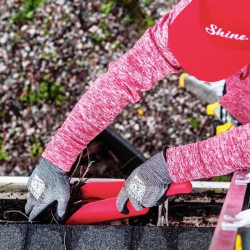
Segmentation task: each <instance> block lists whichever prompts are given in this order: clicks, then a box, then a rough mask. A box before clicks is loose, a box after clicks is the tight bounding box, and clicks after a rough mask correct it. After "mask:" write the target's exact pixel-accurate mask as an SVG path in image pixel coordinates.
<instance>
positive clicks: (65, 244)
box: [63, 231, 67, 250]
mask: <svg viewBox="0 0 250 250" xmlns="http://www.w3.org/2000/svg"><path fill="white" fill-rule="evenodd" d="M65 241H66V231H65V233H64V241H63V243H64V249H65V250H67V248H66V243H65Z"/></svg>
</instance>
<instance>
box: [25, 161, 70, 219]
mask: <svg viewBox="0 0 250 250" xmlns="http://www.w3.org/2000/svg"><path fill="white" fill-rule="evenodd" d="M69 198H70V183H69V178H68V176H67V173H66V172H65V171H63V170H62V169H60V168H58V167H57V166H55V165H54V164H52V163H50V162H49V161H48V160H46V159H45V158H42V160H41V162H40V163H39V164H38V165H37V166H36V168H35V170H34V171H33V173H32V175H31V176H30V178H29V181H28V194H27V203H26V205H25V212H26V213H27V214H29V213H30V215H29V219H30V220H33V219H34V218H36V217H39V215H40V214H42V212H43V211H44V210H45V209H46V208H47V207H48V206H49V205H50V204H51V203H53V202H54V201H57V211H56V220H57V221H58V222H59V223H63V222H64V220H65V219H66V211H67V205H68V201H69Z"/></svg>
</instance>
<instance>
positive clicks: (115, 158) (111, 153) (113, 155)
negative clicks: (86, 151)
mask: <svg viewBox="0 0 250 250" xmlns="http://www.w3.org/2000/svg"><path fill="white" fill-rule="evenodd" d="M108 152H109V153H110V155H111V156H112V157H113V159H114V160H115V161H116V162H119V160H118V159H117V157H116V156H115V154H114V153H113V152H112V151H111V150H109V149H108Z"/></svg>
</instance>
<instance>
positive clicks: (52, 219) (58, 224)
mask: <svg viewBox="0 0 250 250" xmlns="http://www.w3.org/2000/svg"><path fill="white" fill-rule="evenodd" d="M51 214H52V217H53V218H52V220H51V222H52V221H53V220H54V221H55V222H56V224H57V225H59V223H58V222H57V220H56V219H55V217H54V214H53V212H52V210H51ZM51 222H50V224H51Z"/></svg>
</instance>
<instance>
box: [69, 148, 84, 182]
mask: <svg viewBox="0 0 250 250" xmlns="http://www.w3.org/2000/svg"><path fill="white" fill-rule="evenodd" d="M82 153H83V151H82V152H81V154H80V156H79V159H78V162H77V164H76V167H75V169H74V171H73V173H72V175H71V176H70V180H71V178H72V176H73V175H74V173H75V172H76V170H77V168H78V166H79V164H80V161H81V158H82Z"/></svg>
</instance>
